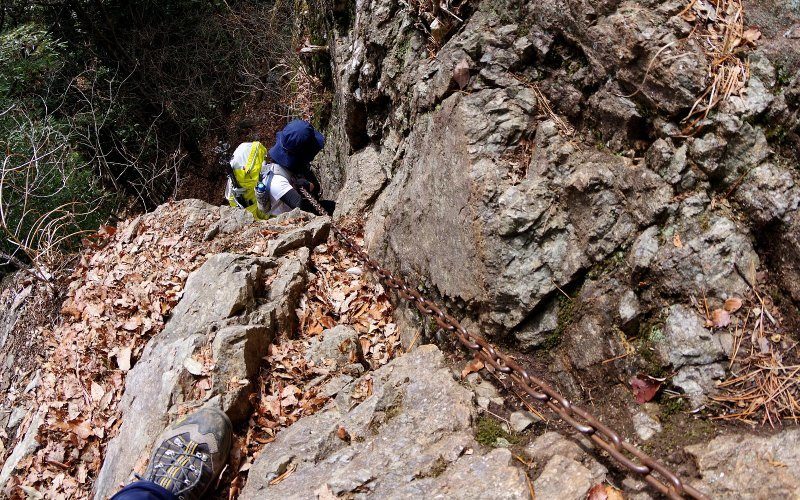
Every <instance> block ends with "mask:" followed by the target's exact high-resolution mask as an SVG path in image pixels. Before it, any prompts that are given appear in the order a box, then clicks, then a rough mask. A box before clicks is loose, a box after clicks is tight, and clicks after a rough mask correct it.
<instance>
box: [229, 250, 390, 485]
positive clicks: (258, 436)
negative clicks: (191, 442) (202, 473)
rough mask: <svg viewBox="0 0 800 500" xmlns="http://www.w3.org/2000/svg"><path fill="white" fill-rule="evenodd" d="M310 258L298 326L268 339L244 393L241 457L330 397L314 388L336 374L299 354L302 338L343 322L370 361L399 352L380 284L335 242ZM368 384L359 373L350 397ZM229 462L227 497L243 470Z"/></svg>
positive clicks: (341, 433) (367, 390) (362, 393)
mask: <svg viewBox="0 0 800 500" xmlns="http://www.w3.org/2000/svg"><path fill="white" fill-rule="evenodd" d="M312 259H313V264H314V267H315V269H316V272H315V275H314V276H315V279H314V280H313V281H312V282H311V283H310V284H309V286H308V287H307V289H306V291H305V293H304V295H303V296H302V297H301V299H300V307H299V308H298V310H297V315H298V318H299V326H298V332H297V334H296V335H295V336H292V335H287V334H290V333H291V332H283V334H282V335H280V336H279V337H278V338H277V339H276V340H275V341H274V342H273V344H271V345H270V346H269V353H268V355H267V357H266V365H265V368H264V369H263V370H262V372H261V375H260V376H259V377H258V380H257V381H256V387H257V393H256V394H255V395H254V396H253V397H252V398H251V402H252V403H253V406H254V407H255V413H254V415H253V416H252V417H251V418H250V420H249V422H248V428H247V430H246V432H245V434H244V435H243V436H242V437H241V438H240V439H237V441H236V443H237V444H236V445H235V446H236V448H237V450H238V452H237V453H239V454H240V455H241V456H242V457H243V458H244V459H246V460H249V461H252V457H254V456H255V455H256V454H258V453H259V452H260V450H261V449H262V447H263V446H264V445H265V444H267V443H269V442H272V441H273V440H274V439H275V435H276V433H277V432H278V431H279V430H280V429H281V428H283V427H288V426H290V425H292V424H293V423H294V422H296V421H297V420H298V419H300V418H302V417H304V416H306V415H311V414H313V413H315V412H317V411H318V410H320V409H321V408H322V407H323V406H324V405H325V404H326V403H327V402H328V400H329V398H330V396H329V395H323V394H321V393H320V392H321V390H322V388H323V387H325V384H326V383H327V382H328V381H330V380H332V379H333V378H335V377H336V376H337V375H338V374H337V373H335V372H334V373H332V372H330V371H329V370H328V368H327V367H325V366H315V365H313V364H309V363H308V361H307V359H306V356H305V355H306V349H307V347H308V340H309V339H310V338H312V337H315V336H317V335H319V334H320V333H321V332H322V331H323V330H324V329H326V328H332V327H334V326H336V325H338V324H346V325H350V326H352V327H353V328H354V329H356V330H357V331H358V332H359V340H358V341H359V344H360V347H361V350H362V351H363V353H364V356H365V358H366V360H367V362H368V363H369V365H370V366H371V367H372V368H373V369H375V368H378V367H380V366H383V365H384V364H386V363H388V362H389V361H390V360H391V359H393V358H394V357H395V356H397V355H398V354H400V337H399V332H398V331H397V326H396V324H395V323H394V320H393V316H392V315H393V309H392V306H391V304H390V302H389V298H388V297H387V295H386V293H385V291H384V289H383V287H382V286H381V285H380V284H377V283H376V282H375V281H373V280H372V279H371V278H370V277H369V276H366V275H364V273H363V272H362V271H361V268H360V267H358V262H355V261H353V260H352V257H351V256H350V255H349V254H348V253H347V252H346V250H345V249H343V248H342V247H340V246H339V245H338V244H337V243H330V244H327V245H320V246H319V247H317V248H316V249H315V251H314V253H313V254H312ZM356 270H357V271H356ZM343 347H346V346H343ZM344 350H347V349H344ZM372 390H373V387H372V379H371V377H370V375H369V374H367V375H365V376H364V377H363V378H362V380H361V382H360V383H359V384H358V385H357V386H356V387H355V388H354V390H353V392H352V394H351V398H352V399H353V400H354V401H363V400H364V399H366V398H367V397H369V396H370V395H371V394H372ZM336 435H337V437H338V438H339V439H341V440H343V441H346V442H347V441H349V440H351V439H352V438H351V436H350V433H349V432H347V430H346V429H345V428H344V427H339V428H338V429H337V432H336ZM233 470H234V474H235V476H234V477H233V478H230V477H229V478H223V479H224V481H223V484H226V482H230V483H231V484H232V486H231V487H230V489H229V490H228V498H230V499H234V498H237V496H238V494H239V489H240V487H241V485H242V484H244V481H245V473H246V469H245V470H240V471H238V472H236V471H237V469H235V468H234V469H233ZM284 477H285V476H284ZM275 480H276V481H278V480H281V481H282V480H283V479H281V478H276V479H275ZM321 497H324V496H321Z"/></svg>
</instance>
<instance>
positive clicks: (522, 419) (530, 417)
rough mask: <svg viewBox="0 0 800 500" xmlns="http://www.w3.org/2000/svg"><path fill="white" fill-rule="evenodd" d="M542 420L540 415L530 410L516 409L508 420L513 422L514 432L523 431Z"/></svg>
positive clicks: (512, 428)
mask: <svg viewBox="0 0 800 500" xmlns="http://www.w3.org/2000/svg"><path fill="white" fill-rule="evenodd" d="M540 420H541V419H540V418H539V417H538V416H536V415H534V414H533V413H531V412H529V411H515V412H513V413H512V414H511V415H509V416H508V421H509V422H510V423H511V430H513V431H514V432H523V431H525V430H526V429H527V428H528V427H530V426H531V425H532V424H533V423H534V422H538V421H540Z"/></svg>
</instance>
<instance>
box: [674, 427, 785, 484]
mask: <svg viewBox="0 0 800 500" xmlns="http://www.w3.org/2000/svg"><path fill="white" fill-rule="evenodd" d="M687 451H688V452H689V453H690V454H691V455H693V456H694V458H695V460H697V465H698V467H699V469H700V471H701V475H702V478H703V479H702V481H701V482H699V483H698V484H697V485H696V486H697V487H698V488H701V489H702V490H703V491H706V492H707V493H709V494H710V495H711V496H712V497H713V498H721V499H734V498H797V497H798V495H800V477H798V475H797V471H798V468H799V467H800V430H797V429H789V430H786V431H783V432H781V433H779V434H776V435H774V436H770V437H756V436H741V435H730V436H723V437H718V438H716V439H714V440H712V441H711V442H709V443H706V444H702V445H696V446H691V447H688V448H687ZM756 478H758V479H757V480H756Z"/></svg>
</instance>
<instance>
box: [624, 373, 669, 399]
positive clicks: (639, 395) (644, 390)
mask: <svg viewBox="0 0 800 500" xmlns="http://www.w3.org/2000/svg"><path fill="white" fill-rule="evenodd" d="M630 384H631V389H632V390H633V398H634V399H635V400H636V402H637V403H639V404H643V403H647V402H648V401H650V400H652V399H653V398H654V397H655V395H656V393H657V392H658V389H660V388H661V381H659V380H656V379H654V378H652V377H647V376H636V377H631V380H630Z"/></svg>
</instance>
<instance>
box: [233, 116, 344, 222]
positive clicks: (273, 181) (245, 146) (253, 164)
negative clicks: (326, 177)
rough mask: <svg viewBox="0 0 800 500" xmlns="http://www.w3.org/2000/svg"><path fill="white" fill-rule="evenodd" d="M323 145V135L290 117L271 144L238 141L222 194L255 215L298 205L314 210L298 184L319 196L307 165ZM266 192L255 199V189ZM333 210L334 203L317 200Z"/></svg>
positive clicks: (263, 216)
mask: <svg viewBox="0 0 800 500" xmlns="http://www.w3.org/2000/svg"><path fill="white" fill-rule="evenodd" d="M324 145H325V136H323V135H322V134H321V133H320V132H318V131H317V130H315V129H314V127H312V126H311V124H310V123H308V122H306V121H303V120H293V121H291V122H289V124H288V125H286V126H285V127H284V128H283V130H281V131H280V132H278V133H277V135H276V137H275V144H274V145H273V146H272V147H271V148H270V149H269V157H267V149H266V148H265V147H264V146H263V145H262V144H261V143H260V142H245V143H242V144H239V146H238V147H237V148H236V150H235V151H234V153H233V158H232V159H231V161H230V168H231V171H230V173H229V176H228V184H227V187H226V189H225V197H226V198H227V199H228V202H229V203H230V204H231V206H234V207H240V208H243V209H245V210H248V211H249V212H251V213H252V214H253V215H254V216H255V217H256V218H257V219H268V218H270V217H272V216H275V215H280V214H282V213H284V212H288V211H290V210H292V209H294V208H297V207H300V208H301V209H302V210H305V211H307V212H314V210H313V208H312V206H311V205H310V204H309V202H308V200H306V199H304V198H303V197H302V196H301V195H300V192H299V188H304V189H306V190H307V191H309V192H310V193H311V195H312V196H314V197H315V198H317V199H319V197H320V196H321V194H322V190H321V189H320V183H319V180H318V179H317V177H316V175H314V172H313V170H312V169H311V161H312V160H313V159H314V157H316V155H317V154H318V153H319V152H320V151H321V150H322V148H323V146H324ZM259 188H261V190H262V192H264V193H265V194H266V196H264V197H263V199H262V200H260V201H263V203H260V202H259V203H257V199H258V189H259ZM321 203H322V206H323V208H325V210H326V211H327V212H328V213H329V214H332V213H333V209H334V208H335V203H333V202H331V201H323V202H321Z"/></svg>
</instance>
